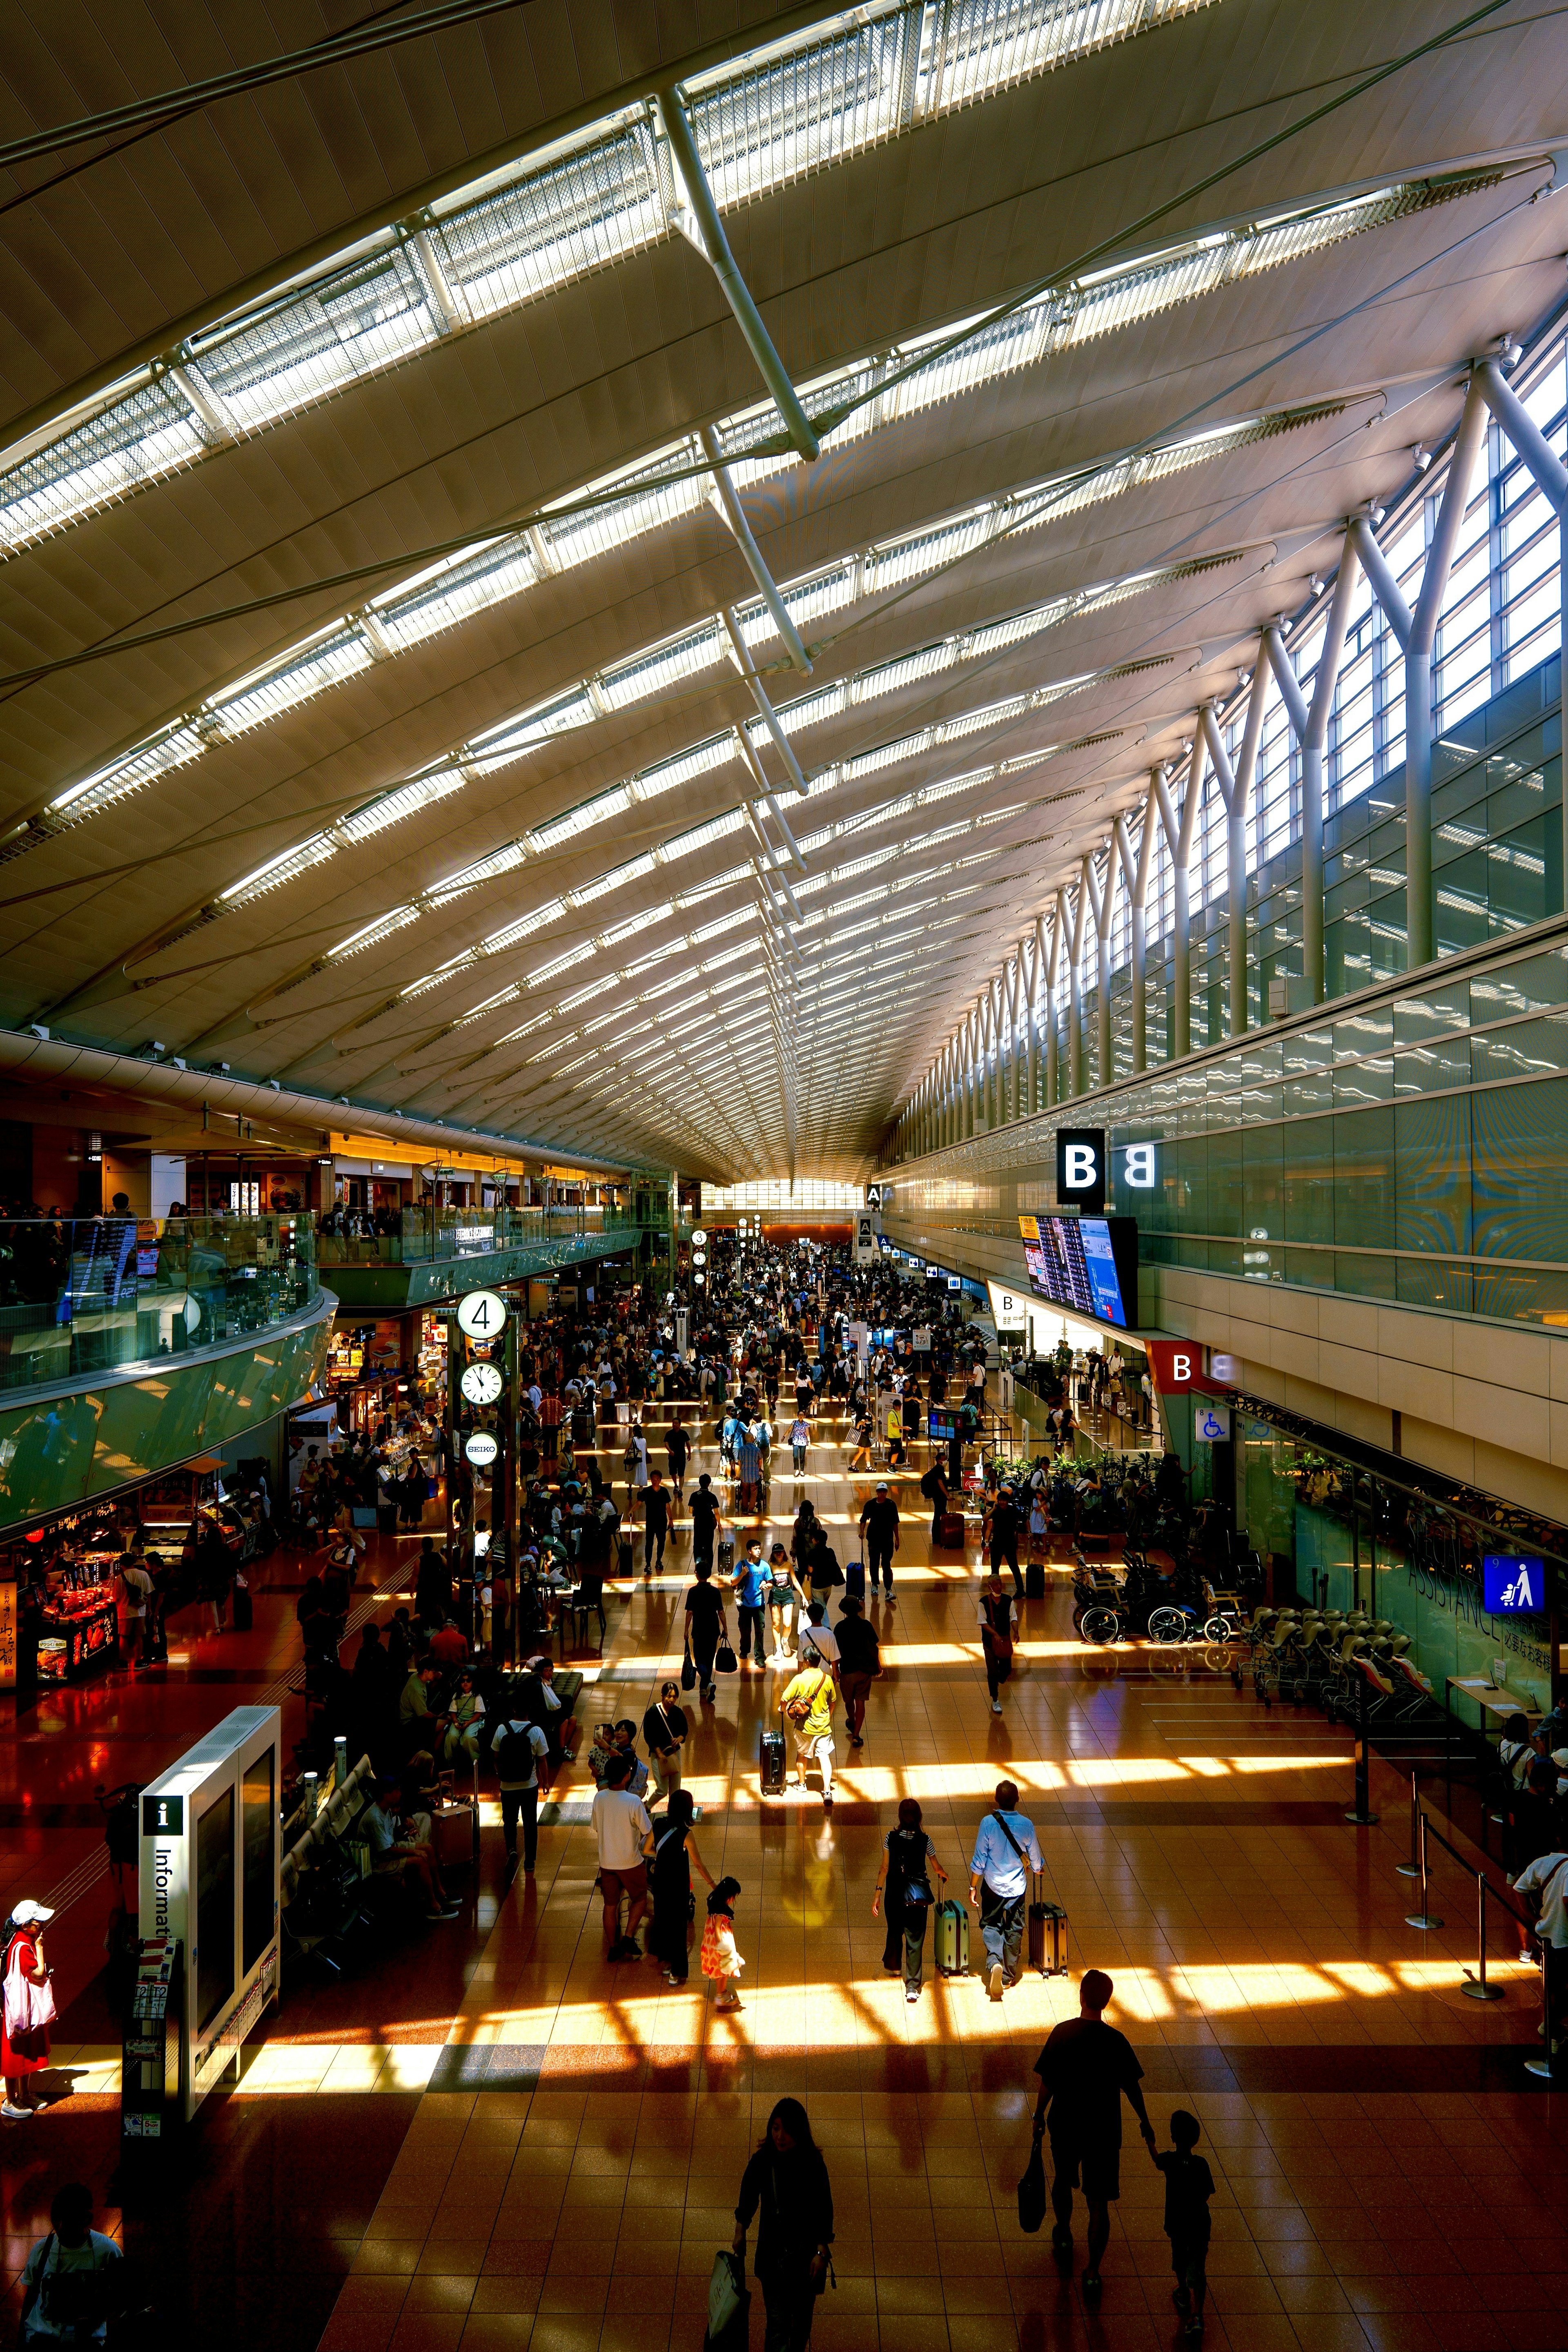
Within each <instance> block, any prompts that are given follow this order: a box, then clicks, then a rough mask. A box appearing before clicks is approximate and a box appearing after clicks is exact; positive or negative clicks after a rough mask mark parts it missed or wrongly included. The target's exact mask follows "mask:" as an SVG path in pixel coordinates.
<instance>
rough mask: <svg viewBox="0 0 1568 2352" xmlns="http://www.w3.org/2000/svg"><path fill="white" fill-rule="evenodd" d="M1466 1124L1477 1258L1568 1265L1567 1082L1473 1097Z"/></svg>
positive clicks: (1545, 1082) (1546, 1081)
mask: <svg viewBox="0 0 1568 2352" xmlns="http://www.w3.org/2000/svg"><path fill="white" fill-rule="evenodd" d="M1536 1025H1537V1024H1534V1023H1531V1024H1527V1026H1529V1027H1532V1028H1533V1027H1534V1026H1536ZM1470 1120H1471V1150H1472V1152H1473V1155H1474V1179H1473V1181H1474V1188H1475V1219H1474V1232H1475V1241H1474V1253H1475V1255H1476V1256H1478V1257H1527V1258H1528V1257H1533V1258H1545V1259H1546V1260H1547V1261H1548V1262H1549V1263H1551V1264H1553V1265H1561V1264H1568V1157H1565V1156H1564V1139H1565V1138H1568V1078H1547V1079H1543V1080H1542V1081H1541V1082H1540V1083H1539V1084H1538V1085H1535V1086H1527V1087H1526V1086H1521V1087H1507V1088H1505V1089H1501V1090H1499V1091H1498V1092H1495V1093H1486V1094H1479V1095H1476V1096H1474V1097H1472V1099H1471V1106H1470Z"/></svg>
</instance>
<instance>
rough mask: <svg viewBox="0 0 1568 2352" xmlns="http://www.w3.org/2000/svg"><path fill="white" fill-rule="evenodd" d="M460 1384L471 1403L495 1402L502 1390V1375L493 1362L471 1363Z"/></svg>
mask: <svg viewBox="0 0 1568 2352" xmlns="http://www.w3.org/2000/svg"><path fill="white" fill-rule="evenodd" d="M460 1385H461V1388H462V1391H463V1394H464V1395H465V1396H466V1397H467V1398H468V1402H469V1403H470V1404H494V1402H495V1401H496V1399H497V1397H499V1396H500V1391H501V1377H500V1372H499V1371H498V1370H496V1368H495V1366H494V1365H493V1364H470V1365H469V1366H468V1370H467V1371H466V1372H465V1373H464V1374H463V1378H462V1381H461V1383H460Z"/></svg>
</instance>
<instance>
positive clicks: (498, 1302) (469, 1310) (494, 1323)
mask: <svg viewBox="0 0 1568 2352" xmlns="http://www.w3.org/2000/svg"><path fill="white" fill-rule="evenodd" d="M505 1321H506V1300H505V1299H504V1298H503V1297H501V1295H500V1292H499V1291H497V1290H470V1291H468V1293H467V1294H466V1295H465V1296H464V1297H461V1298H459V1299H458V1330H459V1331H464V1332H467V1334H468V1338H469V1339H494V1338H495V1336H496V1334H497V1332H498V1331H500V1328H501V1327H502V1325H503V1324H504V1323H505Z"/></svg>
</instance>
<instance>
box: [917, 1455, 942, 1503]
mask: <svg viewBox="0 0 1568 2352" xmlns="http://www.w3.org/2000/svg"><path fill="white" fill-rule="evenodd" d="M941 1492H942V1473H941V1471H940V1470H939V1469H938V1468H937V1466H936V1464H935V1463H934V1462H933V1463H932V1464H931V1468H930V1469H929V1470H928V1471H927V1472H926V1474H925V1476H924V1477H923V1478H922V1479H921V1494H922V1495H923V1496H925V1498H926V1501H927V1502H928V1503H934V1502H935V1501H936V1498H937V1496H939V1495H940V1494H941Z"/></svg>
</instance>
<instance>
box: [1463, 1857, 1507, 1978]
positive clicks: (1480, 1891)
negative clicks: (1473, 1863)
mask: <svg viewBox="0 0 1568 2352" xmlns="http://www.w3.org/2000/svg"><path fill="white" fill-rule="evenodd" d="M1489 1892H1490V1889H1489V1887H1488V1885H1487V1881H1486V1873H1485V1872H1484V1871H1480V1870H1478V1871H1477V1873H1476V1973H1475V1975H1474V1976H1471V1974H1470V1972H1469V1970H1468V1969H1466V1970H1465V1981H1464V1983H1463V1984H1462V1985H1461V1986H1460V1987H1459V1990H1460V1991H1461V1992H1462V1993H1463V1994H1464V1996H1465V1998H1466V2000H1503V1999H1504V1998H1505V1995H1504V1993H1503V1989H1502V1987H1501V1985H1494V1984H1489V1983H1488V1982H1487V1895H1488V1894H1489Z"/></svg>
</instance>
